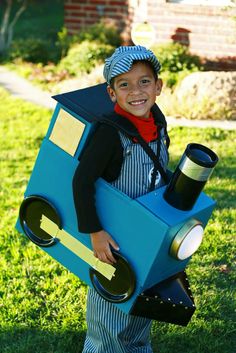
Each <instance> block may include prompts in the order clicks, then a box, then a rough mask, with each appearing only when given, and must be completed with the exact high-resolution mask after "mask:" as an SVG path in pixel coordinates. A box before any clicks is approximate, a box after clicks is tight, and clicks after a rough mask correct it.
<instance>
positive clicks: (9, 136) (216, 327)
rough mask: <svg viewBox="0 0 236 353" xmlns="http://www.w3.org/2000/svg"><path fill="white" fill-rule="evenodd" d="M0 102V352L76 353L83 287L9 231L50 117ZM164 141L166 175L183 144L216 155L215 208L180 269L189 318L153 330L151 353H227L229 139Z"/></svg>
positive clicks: (178, 131) (181, 134)
mask: <svg viewBox="0 0 236 353" xmlns="http://www.w3.org/2000/svg"><path fill="white" fill-rule="evenodd" d="M0 99H1V105H0V124H1V125H0V129H1V130H0V131H1V140H0V147H1V160H0V163H1V164H0V170H1V179H0V180H1V189H0V196H1V198H0V203H1V207H0V250H1V256H0V267H1V271H0V327H1V330H0V352H1V353H23V352H24V353H32V352H34V353H39V352H40V353H49V352H50V353H52V352H54V353H55V352H57V353H67V352H70V353H79V352H81V350H82V346H83V340H84V335H85V330H86V323H85V301H86V286H85V285H84V284H83V283H82V282H81V281H80V280H79V279H78V278H76V277H75V276H74V275H72V274H71V273H69V272H68V271H67V270H66V269H64V268H63V267H62V266H61V265H60V264H58V263H57V262H56V261H55V260H53V259H51V258H50V257H49V256H48V255H47V254H46V253H44V252H43V251H42V250H40V249H39V248H37V247H36V246H35V245H34V244H32V243H30V242H29V241H28V240H27V239H26V238H25V237H24V236H23V235H20V234H18V233H17V231H16V230H15V229H14V226H15V222H16V219H17V215H18V210H19V205H20V203H21V201H22V199H23V194H24V191H25V188H26V185H27V183H28V179H29V177H30V174H31V171H32V168H33V165H34V162H35V159H36V156H37V153H38V150H39V147H40V144H41V141H42V139H43V137H44V135H45V133H46V131H47V127H48V123H49V120H50V117H51V113H50V111H49V110H47V109H42V108H39V107H37V106H34V105H32V104H30V103H26V102H23V101H21V100H18V99H15V98H12V97H10V96H9V95H8V94H7V93H6V92H5V91H4V90H2V89H0ZM170 137H171V147H170V156H171V162H170V167H171V169H172V170H173V169H174V168H175V166H176V165H177V163H178V161H179V158H180V156H181V155H182V153H183V151H184V149H185V147H186V145H187V144H188V143H190V142H198V143H202V144H204V145H206V146H208V147H210V148H212V149H213V150H214V151H215V152H216V153H217V154H218V155H219V158H220V161H219V163H218V165H217V167H216V169H215V171H214V173H213V175H212V177H211V179H210V181H209V182H208V184H207V185H206V188H205V191H206V192H207V193H208V194H209V195H210V196H211V197H213V198H214V199H216V200H217V207H216V209H215V211H214V213H213V216H212V218H211V219H210V221H209V224H208V226H207V228H206V230H205V235H204V240H203V244H202V246H201V247H200V250H199V251H198V252H197V253H196V254H195V255H194V256H193V258H192V260H191V262H190V265H189V266H188V268H187V273H188V276H189V279H190V283H191V288H192V291H193V293H194V298H195V302H196V305H197V310H196V313H195V314H194V316H193V319H192V321H191V322H190V324H189V325H188V326H187V327H180V326H174V325H170V324H164V323H159V322H155V323H154V325H153V328H152V340H153V347H154V353H157V352H160V353H170V352H178V351H181V352H187V353H212V352H214V353H222V352H223V353H233V352H234V348H235V346H236V342H235V292H234V290H235V283H236V275H235V269H236V263H235V233H234V232H235V223H236V222H235V220H236V211H235V189H236V185H235V184H236V183H235V170H236V161H235V157H234V155H235V148H236V141H235V138H236V132H235V131H224V130H220V129H214V127H212V128H210V129H196V128H181V127H174V128H170ZM233 335H234V336H233ZM114 353H115V352H114Z"/></svg>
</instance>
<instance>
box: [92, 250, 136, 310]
mask: <svg viewBox="0 0 236 353" xmlns="http://www.w3.org/2000/svg"><path fill="white" fill-rule="evenodd" d="M113 255H114V257H115V259H116V263H115V264H113V265H112V266H114V267H115V268H116V271H115V275H114V277H113V278H112V279H111V280H108V279H107V278H106V277H104V276H103V275H102V274H101V273H99V272H97V271H96V270H95V269H93V268H90V271H89V272H90V279H91V281H92V284H93V286H94V288H95V290H96V291H97V292H98V293H99V294H100V295H101V296H102V297H103V298H104V299H106V300H107V301H109V302H112V303H122V302H125V301H126V300H128V299H129V298H130V297H131V296H132V294H133V292H134V290H135V284H136V279H135V274H134V272H133V270H132V268H131V266H130V264H129V263H128V261H127V260H126V259H125V258H124V257H123V256H121V255H120V254H119V253H117V252H113Z"/></svg>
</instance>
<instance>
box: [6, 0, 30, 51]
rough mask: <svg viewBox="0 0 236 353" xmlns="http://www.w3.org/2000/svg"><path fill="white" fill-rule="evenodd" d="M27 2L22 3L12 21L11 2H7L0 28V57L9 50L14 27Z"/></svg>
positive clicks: (10, 0) (24, 0) (26, 0)
mask: <svg viewBox="0 0 236 353" xmlns="http://www.w3.org/2000/svg"><path fill="white" fill-rule="evenodd" d="M27 2H28V0H23V1H22V4H21V6H20V7H19V9H18V10H17V11H16V13H15V14H14V16H13V19H12V20H10V15H11V10H12V4H13V1H12V0H7V3H6V9H5V12H4V15H3V19H2V23H1V28H0V55H2V54H4V53H6V52H7V50H8V49H9V47H10V45H11V42H12V38H13V30H14V26H15V24H16V22H17V21H18V19H19V17H20V15H21V14H22V13H23V12H24V11H25V9H26V7H27Z"/></svg>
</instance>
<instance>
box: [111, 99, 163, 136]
mask: <svg viewBox="0 0 236 353" xmlns="http://www.w3.org/2000/svg"><path fill="white" fill-rule="evenodd" d="M114 110H115V112H116V113H117V114H119V115H122V116H123V117H125V118H127V119H128V120H129V121H131V123H133V124H134V126H135V127H136V128H137V129H138V132H139V133H140V135H141V136H142V138H143V139H144V140H145V141H146V142H150V141H153V140H155V139H156V138H157V136H158V135H157V126H156V124H155V122H154V118H153V114H152V112H150V115H149V117H148V118H146V119H140V118H139V117H137V116H135V115H133V114H130V113H128V112H126V111H125V110H124V109H122V108H121V107H120V106H119V104H118V103H116V104H115V108H114ZM135 142H136V141H135Z"/></svg>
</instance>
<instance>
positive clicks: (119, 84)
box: [107, 62, 162, 118]
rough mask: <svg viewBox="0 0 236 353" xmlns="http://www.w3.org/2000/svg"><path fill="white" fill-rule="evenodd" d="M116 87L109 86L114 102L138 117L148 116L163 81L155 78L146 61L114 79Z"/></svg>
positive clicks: (138, 63) (136, 64)
mask: <svg viewBox="0 0 236 353" xmlns="http://www.w3.org/2000/svg"><path fill="white" fill-rule="evenodd" d="M113 87H114V88H112V87H111V86H108V87H107V90H108V93H109V95H110V97H111V100H112V101H113V102H117V103H118V104H119V106H120V107H121V108H122V109H124V110H125V111H127V112H128V113H131V114H133V115H135V116H137V117H140V118H148V117H149V114H150V109H151V107H152V106H153V104H154V103H155V101H156V96H159V95H160V93H161V89H162V81H161V80H160V79H157V80H155V77H154V74H153V71H152V68H151V67H150V66H149V65H148V64H147V63H145V62H137V63H135V64H133V66H132V68H131V70H130V71H128V72H125V73H124V74H121V75H119V76H117V77H115V79H114V86H113Z"/></svg>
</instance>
